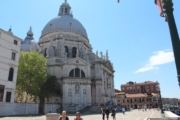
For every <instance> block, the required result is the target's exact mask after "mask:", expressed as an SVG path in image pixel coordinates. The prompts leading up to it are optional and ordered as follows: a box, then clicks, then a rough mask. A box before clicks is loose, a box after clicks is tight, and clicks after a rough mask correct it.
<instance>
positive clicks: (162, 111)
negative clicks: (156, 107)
mask: <svg viewBox="0 0 180 120" xmlns="http://www.w3.org/2000/svg"><path fill="white" fill-rule="evenodd" d="M159 101H160V107H161V113H164V110H163V105H162V99H161V91H160V90H159Z"/></svg>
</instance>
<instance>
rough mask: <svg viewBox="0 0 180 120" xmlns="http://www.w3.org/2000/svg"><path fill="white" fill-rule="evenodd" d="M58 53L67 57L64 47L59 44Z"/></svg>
mask: <svg viewBox="0 0 180 120" xmlns="http://www.w3.org/2000/svg"><path fill="white" fill-rule="evenodd" d="M60 53H61V57H62V58H67V53H66V51H65V47H64V46H61V51H60Z"/></svg>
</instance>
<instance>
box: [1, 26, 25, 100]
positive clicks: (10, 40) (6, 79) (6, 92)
mask: <svg viewBox="0 0 180 120" xmlns="http://www.w3.org/2000/svg"><path fill="white" fill-rule="evenodd" d="M21 41H22V40H21V39H20V38H18V37H16V36H15V35H13V33H12V32H11V29H9V31H8V32H6V31H4V30H2V29H0V51H1V52H0V76H1V77H0V102H11V103H13V102H14V101H15V89H16V79H17V71H18V62H19V53H20V45H21Z"/></svg>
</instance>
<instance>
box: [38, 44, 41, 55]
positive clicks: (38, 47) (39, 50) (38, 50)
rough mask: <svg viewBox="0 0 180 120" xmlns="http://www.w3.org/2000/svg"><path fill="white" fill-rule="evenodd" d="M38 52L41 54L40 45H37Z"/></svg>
mask: <svg viewBox="0 0 180 120" xmlns="http://www.w3.org/2000/svg"><path fill="white" fill-rule="evenodd" d="M38 49H39V50H38V51H39V53H40V54H41V53H42V47H41V46H40V45H38Z"/></svg>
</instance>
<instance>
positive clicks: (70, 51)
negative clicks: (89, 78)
mask: <svg viewBox="0 0 180 120" xmlns="http://www.w3.org/2000/svg"><path fill="white" fill-rule="evenodd" d="M68 50H69V58H72V46H69V48H68Z"/></svg>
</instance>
